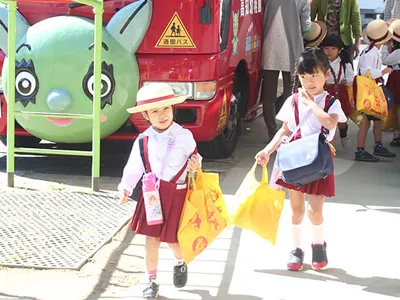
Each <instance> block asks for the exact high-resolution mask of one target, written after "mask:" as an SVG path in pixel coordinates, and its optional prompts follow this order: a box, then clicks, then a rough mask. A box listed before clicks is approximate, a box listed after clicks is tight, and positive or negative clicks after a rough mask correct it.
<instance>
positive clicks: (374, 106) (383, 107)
mask: <svg viewBox="0 0 400 300" xmlns="http://www.w3.org/2000/svg"><path fill="white" fill-rule="evenodd" d="M353 87H354V90H355V98H356V109H357V111H358V112H360V113H365V114H367V115H370V116H374V117H377V118H379V119H383V118H385V117H386V116H387V115H388V106H387V101H386V98H385V94H384V93H383V90H382V89H381V88H380V87H379V86H378V84H377V83H376V82H375V80H373V79H372V78H371V73H370V71H369V70H368V71H367V74H366V76H356V77H355V78H354V84H353Z"/></svg>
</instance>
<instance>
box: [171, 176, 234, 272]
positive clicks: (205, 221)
mask: <svg viewBox="0 0 400 300" xmlns="http://www.w3.org/2000/svg"><path fill="white" fill-rule="evenodd" d="M227 223H228V213H227V209H226V205H225V201H224V198H223V194H222V190H221V187H220V185H219V175H218V174H217V173H203V171H202V170H201V169H198V171H197V176H196V178H194V176H193V173H189V189H188V192H187V195H186V200H185V205H184V207H183V210H182V215H181V220H180V223H179V230H178V242H179V245H180V247H181V250H182V254H183V258H184V259H185V262H186V263H187V264H188V263H189V262H191V261H192V260H193V259H194V258H195V257H196V256H197V255H199V254H200V253H201V252H203V250H204V249H206V248H207V246H208V245H210V244H211V242H212V241H214V240H215V238H216V237H217V236H218V235H219V234H220V233H221V232H222V231H223V230H224V229H225V227H226V225H227Z"/></svg>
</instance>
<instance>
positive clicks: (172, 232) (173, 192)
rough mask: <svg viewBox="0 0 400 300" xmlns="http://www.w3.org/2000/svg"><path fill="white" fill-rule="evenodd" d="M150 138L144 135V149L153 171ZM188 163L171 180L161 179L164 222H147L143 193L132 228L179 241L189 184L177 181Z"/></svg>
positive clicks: (147, 161)
mask: <svg viewBox="0 0 400 300" xmlns="http://www.w3.org/2000/svg"><path fill="white" fill-rule="evenodd" d="M148 140H149V138H148V136H144V137H143V150H144V157H145V161H146V168H147V172H151V166H150V162H149V153H148V147H147V145H148ZM187 165H188V164H187V163H186V164H185V165H184V166H183V167H182V169H181V170H180V171H179V172H178V173H177V174H176V175H175V177H174V178H173V179H172V180H171V181H164V180H160V188H159V191H160V199H161V208H162V213H163V219H164V222H163V223H162V224H159V225H148V224H147V221H146V209H145V205H144V201H143V195H141V196H140V199H139V201H138V204H137V206H136V209H135V213H134V214H133V217H132V222H131V230H133V231H135V232H136V233H138V234H143V235H146V236H152V237H158V238H160V241H161V242H166V243H171V244H174V243H177V242H178V229H179V221H180V219H181V213H182V209H183V205H184V203H185V198H186V193H187V186H185V184H180V185H178V184H176V182H177V180H178V179H179V178H180V177H181V176H182V174H183V173H184V172H185V171H186V168H187ZM178 187H182V188H178Z"/></svg>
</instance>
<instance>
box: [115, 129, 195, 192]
mask: <svg viewBox="0 0 400 300" xmlns="http://www.w3.org/2000/svg"><path fill="white" fill-rule="evenodd" d="M143 134H144V135H145V136H148V137H149V139H148V155H149V162H150V166H151V170H152V171H153V172H154V173H155V174H156V176H157V177H158V178H160V173H161V167H162V162H163V160H164V158H165V155H166V153H167V148H168V142H169V140H170V137H171V136H173V137H174V145H173V147H172V148H171V150H170V152H169V154H168V158H167V159H166V166H165V170H164V173H163V174H162V176H161V179H162V180H165V181H171V180H172V179H173V178H174V177H175V175H176V174H177V173H178V172H179V171H180V170H181V169H182V168H183V166H184V165H185V164H186V163H187V161H188V158H189V157H190V156H191V155H192V153H193V151H194V150H195V149H196V141H195V140H194V138H193V134H192V132H191V131H189V130H188V129H185V128H183V127H182V126H180V125H178V124H176V123H173V124H172V125H171V127H170V128H168V129H167V130H166V131H164V132H162V133H159V132H157V131H156V130H154V128H153V127H150V128H148V129H147V130H145V131H144V132H143ZM197 155H198V156H199V161H200V162H201V156H200V155H199V154H197ZM144 173H145V168H144V165H143V162H142V158H141V156H140V149H139V142H138V140H136V141H135V142H134V144H133V147H132V151H131V154H130V156H129V159H128V162H127V164H126V166H125V168H124V172H123V175H122V179H121V182H120V184H119V185H118V190H119V191H123V190H125V191H127V192H129V193H132V191H133V189H134V188H135V186H136V185H137V183H138V182H139V180H140V179H141V178H142V175H143V174H144ZM186 175H187V174H186V172H184V174H182V176H181V177H180V178H179V180H178V181H177V183H178V184H183V183H185V180H186Z"/></svg>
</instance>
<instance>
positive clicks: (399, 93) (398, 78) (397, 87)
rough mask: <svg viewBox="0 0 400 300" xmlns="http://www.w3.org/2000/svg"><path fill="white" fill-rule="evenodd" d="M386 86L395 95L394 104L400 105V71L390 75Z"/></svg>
mask: <svg viewBox="0 0 400 300" xmlns="http://www.w3.org/2000/svg"><path fill="white" fill-rule="evenodd" d="M396 83H397V84H396ZM386 86H387V87H388V88H389V89H390V91H391V92H392V94H393V98H394V104H395V105H400V70H396V71H393V72H392V73H390V75H389V78H388V81H387V84H386Z"/></svg>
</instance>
